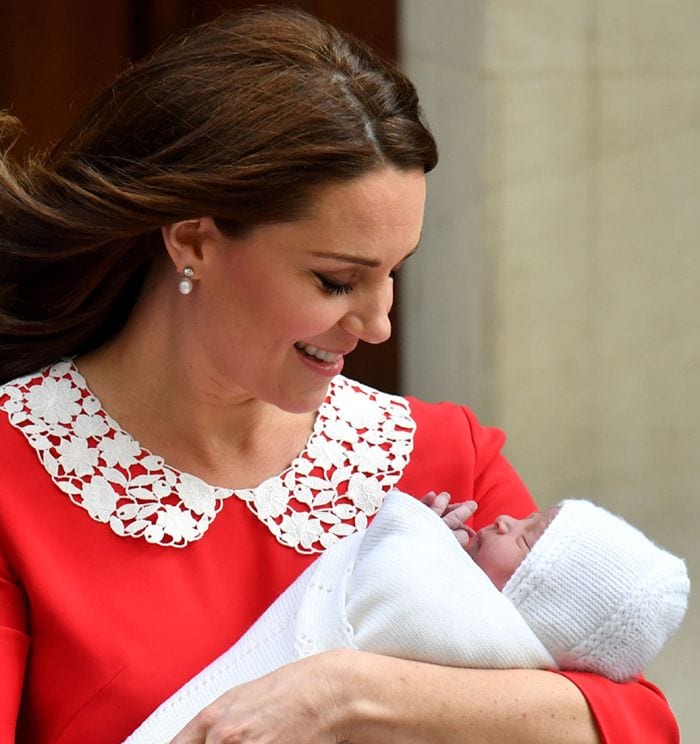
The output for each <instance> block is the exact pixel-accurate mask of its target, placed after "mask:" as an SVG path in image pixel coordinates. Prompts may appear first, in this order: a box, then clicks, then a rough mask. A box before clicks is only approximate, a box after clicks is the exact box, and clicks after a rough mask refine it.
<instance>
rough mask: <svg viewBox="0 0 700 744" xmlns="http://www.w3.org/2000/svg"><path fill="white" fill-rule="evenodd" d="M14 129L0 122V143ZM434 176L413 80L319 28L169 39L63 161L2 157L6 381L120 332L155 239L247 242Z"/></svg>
mask: <svg viewBox="0 0 700 744" xmlns="http://www.w3.org/2000/svg"><path fill="white" fill-rule="evenodd" d="M17 124H18V123H17V122H16V121H15V120H13V119H12V117H9V116H8V115H6V114H0V135H4V138H5V139H6V140H7V139H11V138H12V136H13V135H14V134H15V133H16V127H17ZM436 161H437V153H436V149H435V143H434V140H433V138H432V136H431V135H430V132H429V131H428V129H427V127H426V126H425V124H424V122H423V120H422V116H421V113H420V109H419V105H418V98H417V96H416V92H415V89H414V87H413V85H412V84H411V83H410V81H409V80H407V78H406V77H405V76H404V75H402V74H401V73H400V72H399V71H398V70H397V69H396V68H395V67H394V66H392V65H390V64H388V63H385V62H384V61H382V60H380V59H378V58H377V57H376V56H375V55H374V54H373V53H372V52H371V51H370V50H369V49H368V48H367V47H365V46H364V45H362V44H361V43H360V42H358V41H356V40H355V39H353V38H351V37H348V36H347V35H345V34H343V33H341V32H339V31H338V30H337V29H335V28H333V27H332V26H329V25H328V24H326V23H323V22H322V21H320V20H318V19H316V18H314V17H313V16H310V15H308V14H306V13H303V12H301V11H292V10H285V9H270V8H266V9H260V10H257V11H250V12H247V13H244V14H240V15H234V16H231V15H226V16H222V17H221V18H219V19H218V20H216V21H214V22H212V23H209V24H206V25H204V26H200V27H199V28H197V29H195V30H193V31H190V32H188V33H186V34H184V35H182V36H180V37H178V38H175V39H172V40H171V41H169V42H168V43H167V44H166V45H164V46H163V47H161V48H160V49H159V50H158V51H156V52H155V53H154V54H153V55H152V56H150V57H149V58H147V59H145V60H143V61H141V62H139V63H137V64H134V65H133V66H131V67H129V68H128V69H127V70H126V71H125V72H124V73H122V74H121V75H120V76H119V77H118V78H117V80H116V81H115V83H114V84H113V85H112V86H111V87H110V88H109V89H108V90H106V91H105V92H104V93H103V94H102V95H101V96H100V97H99V98H97V100H96V101H95V102H94V103H93V104H92V105H91V106H90V107H89V108H88V109H87V111H85V112H84V114H83V115H82V116H81V117H80V118H79V120H78V121H77V122H76V123H75V124H74V125H73V127H72V128H71V129H70V131H69V132H68V133H67V134H66V135H65V136H64V137H63V138H62V139H61V140H60V141H59V142H58V143H57V144H56V145H55V146H54V147H53V149H52V150H51V151H50V152H48V153H46V154H45V155H43V156H34V157H31V158H29V159H28V160H27V162H26V163H23V164H18V163H14V162H13V161H12V160H10V158H9V156H8V155H7V153H6V154H5V156H4V157H1V158H0V382H1V381H5V380H8V379H11V378H12V377H14V376H17V375H21V374H25V373H28V372H31V371H33V370H35V369H36V368H38V367H40V366H42V365H44V364H48V363H51V362H53V361H56V360H57V359H58V358H60V357H62V356H66V355H71V354H77V353H81V352H84V351H87V350H88V349H91V348H94V347H96V346H98V345H100V344H101V343H103V342H104V341H106V340H107V339H108V338H109V337H110V336H111V335H113V334H114V333H116V332H117V331H118V330H119V328H120V327H121V326H122V325H123V323H124V322H125V320H126V318H127V316H128V314H129V312H130V310H131V308H132V306H133V304H134V302H135V300H136V297H137V295H138V293H139V291H140V288H141V285H142V283H143V279H144V277H145V274H146V272H147V270H148V267H149V265H150V263H151V260H152V259H153V258H154V257H155V256H157V255H161V254H162V241H161V237H160V230H159V228H160V226H162V225H165V224H168V223H170V222H175V221H178V220H182V219H188V218H191V217H198V216H212V217H214V218H215V219H216V221H217V223H218V224H219V227H220V228H221V229H222V230H223V231H225V232H227V233H228V234H230V235H236V234H241V233H243V232H245V231H246V230H247V229H249V228H251V227H252V226H254V225H256V224H263V223H269V222H275V221H283V220H293V219H295V218H298V217H300V216H302V215H303V213H304V210H305V209H306V208H307V207H308V204H309V201H310V198H311V197H312V195H313V190H314V188H316V187H318V186H320V185H322V184H324V183H328V182H331V181H334V180H336V181H337V180H348V179H352V178H355V177H358V176H361V175H363V174H365V173H367V172H369V171H371V170H373V169H376V168H378V167H381V166H382V165H392V166H394V167H397V168H400V169H412V168H422V169H423V170H424V171H426V172H427V171H429V170H431V169H432V168H433V167H434V165H435V163H436Z"/></svg>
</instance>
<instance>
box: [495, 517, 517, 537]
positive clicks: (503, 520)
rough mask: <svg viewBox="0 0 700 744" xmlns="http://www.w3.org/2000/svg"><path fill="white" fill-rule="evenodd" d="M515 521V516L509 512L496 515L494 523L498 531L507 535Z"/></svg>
mask: <svg viewBox="0 0 700 744" xmlns="http://www.w3.org/2000/svg"><path fill="white" fill-rule="evenodd" d="M513 521H514V520H513V517H511V516H510V515H509V514H501V516H500V517H496V521H495V523H494V524H495V525H496V531H497V532H498V533H499V534H501V535H505V533H506V532H508V531H509V530H510V528H511V527H512V526H513Z"/></svg>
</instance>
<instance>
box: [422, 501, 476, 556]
mask: <svg viewBox="0 0 700 744" xmlns="http://www.w3.org/2000/svg"><path fill="white" fill-rule="evenodd" d="M421 501H422V502H423V503H424V504H425V505H426V506H427V507H429V508H430V509H432V510H433V511H434V512H435V513H436V514H437V515H438V517H440V518H441V519H442V521H443V522H444V523H445V524H446V525H447V526H448V527H449V528H450V529H451V530H452V533H453V534H454V536H455V538H456V539H457V542H458V543H459V544H460V545H461V546H462V547H463V548H466V547H467V545H468V544H469V541H470V540H471V539H472V537H474V535H475V534H476V532H474V530H473V529H472V528H471V527H469V525H466V524H464V522H465V520H467V519H469V517H471V515H472V514H473V513H474V512H475V511H476V501H462V502H459V503H457V504H451V503H450V494H449V493H447V492H446V491H442V492H441V493H437V494H436V493H435V491H429V492H428V493H426V494H425V496H423V498H422V499H421Z"/></svg>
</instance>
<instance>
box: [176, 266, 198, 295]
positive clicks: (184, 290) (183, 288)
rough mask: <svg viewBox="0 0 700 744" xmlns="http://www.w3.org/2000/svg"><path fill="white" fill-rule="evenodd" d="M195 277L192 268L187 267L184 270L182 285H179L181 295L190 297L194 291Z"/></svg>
mask: <svg viewBox="0 0 700 744" xmlns="http://www.w3.org/2000/svg"><path fill="white" fill-rule="evenodd" d="M193 276H194V269H192V268H190V267H189V266H185V268H184V269H183V270H182V279H180V283H179V284H178V285H177V288H178V291H179V292H180V294H184V295H188V294H189V293H190V292H191V291H192V289H193V287H194V283H193V281H192V277H193Z"/></svg>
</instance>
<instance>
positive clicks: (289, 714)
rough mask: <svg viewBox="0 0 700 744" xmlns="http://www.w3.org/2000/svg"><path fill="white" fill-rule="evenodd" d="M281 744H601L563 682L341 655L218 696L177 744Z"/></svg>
mask: <svg viewBox="0 0 700 744" xmlns="http://www.w3.org/2000/svg"><path fill="white" fill-rule="evenodd" d="M205 740H206V741H230V742H240V743H241V744H243V743H244V742H245V743H251V744H252V743H253V742H256V743H262V742H276V743H277V744H292V743H294V744H337V742H350V743H355V742H358V743H361V744H374V743H375V742H376V743H377V744H386V743H387V742H401V744H414V743H415V744H419V743H420V744H440V743H441V742H445V743H447V742H449V743H450V744H456V743H457V742H461V741H464V742H469V744H487V743H490V742H494V743H496V742H498V743H499V744H500V743H501V742H504V741H518V742H522V743H523V744H527V743H528V742H533V743H534V742H544V741H546V742H548V744H556V743H557V742H567V744H572V743H573V744H575V743H576V742H582V743H585V744H591V743H595V742H598V741H599V739H598V736H597V733H596V729H595V725H594V723H593V719H592V716H591V714H590V712H589V709H588V706H587V705H586V702H585V700H584V698H583V696H582V695H581V694H580V693H579V692H578V690H577V688H576V687H575V686H574V685H573V684H572V683H571V682H569V681H568V680H567V679H565V678H564V677H561V676H559V675H555V674H550V673H548V672H541V671H529V670H528V671H525V670H507V671H492V670H472V669H453V668H450V667H439V666H434V665H431V664H422V663H418V662H413V661H405V660H402V659H394V658H390V657H386V656H376V655H374V654H369V653H364V652H359V651H349V650H338V651H331V652H327V653H325V654H319V655H318V656H313V657H309V658H306V659H303V660H302V661H299V662H296V663H294V664H290V665H288V666H286V667H282V668H281V669H279V670H278V671H276V672H273V673H272V674H269V675H267V676H266V677H262V678H261V679H259V680H256V681H254V682H251V683H249V684H246V685H242V686H241V687H237V688H235V689H234V690H231V691H230V692H227V693H226V694H225V695H222V696H221V698H219V700H217V701H216V702H215V703H214V704H213V705H212V706H210V707H209V708H207V709H206V710H205V711H203V712H202V713H201V714H200V715H199V716H197V718H195V720H194V721H193V722H192V723H190V724H189V725H188V726H187V727H186V728H185V729H184V730H183V731H182V732H181V733H180V734H179V735H178V736H177V737H176V738H175V739H174V741H173V744H194V743H195V742H197V743H199V742H203V741H205Z"/></svg>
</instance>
